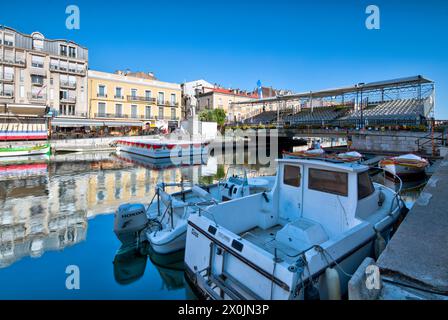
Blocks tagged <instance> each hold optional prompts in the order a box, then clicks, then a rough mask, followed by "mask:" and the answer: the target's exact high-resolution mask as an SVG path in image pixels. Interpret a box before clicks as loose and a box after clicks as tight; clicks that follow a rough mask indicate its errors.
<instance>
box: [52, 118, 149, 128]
mask: <svg viewBox="0 0 448 320" xmlns="http://www.w3.org/2000/svg"><path fill="white" fill-rule="evenodd" d="M51 125H52V126H53V127H142V126H143V125H144V123H143V122H141V121H120V120H117V121H114V120H97V119H85V118H54V119H53V120H52V121H51Z"/></svg>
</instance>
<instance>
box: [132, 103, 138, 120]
mask: <svg viewBox="0 0 448 320" xmlns="http://www.w3.org/2000/svg"><path fill="white" fill-rule="evenodd" d="M131 117H132V118H137V106H136V105H131Z"/></svg>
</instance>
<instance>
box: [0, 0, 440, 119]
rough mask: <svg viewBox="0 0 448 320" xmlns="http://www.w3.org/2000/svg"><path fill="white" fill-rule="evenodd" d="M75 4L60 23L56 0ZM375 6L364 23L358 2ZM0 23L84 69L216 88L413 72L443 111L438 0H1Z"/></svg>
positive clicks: (316, 85)
mask: <svg viewBox="0 0 448 320" xmlns="http://www.w3.org/2000/svg"><path fill="white" fill-rule="evenodd" d="M68 4H76V5H78V6H79V8H80V11H81V28H80V30H68V29H66V28H65V19H66V17H67V15H66V14H65V8H66V6H67V5H68ZM369 4H375V5H377V6H378V7H379V8H380V10H381V29H380V30H367V29H366V27H365V24H364V22H365V19H366V17H367V15H366V14H365V9H366V7H367V6H368V5H369ZM0 24H4V25H7V26H10V27H13V28H15V29H17V30H19V31H22V32H25V33H31V32H33V31H36V30H38V31H40V32H42V33H43V34H44V35H45V36H46V37H48V38H66V39H70V40H73V41H75V42H78V43H80V44H82V45H84V46H86V47H88V48H89V55H90V62H89V64H90V68H91V69H96V70H102V71H115V70H117V69H127V68H129V69H131V70H143V71H153V72H155V73H156V76H157V77H158V78H159V79H161V80H165V81H174V82H183V81H185V80H195V79H199V78H203V79H206V80H208V81H210V82H217V83H220V84H222V85H224V86H226V87H230V86H232V87H237V88H241V89H253V88H254V87H255V86H256V82H257V80H258V79H260V80H261V81H262V83H263V85H266V86H273V87H276V88H288V89H291V90H294V91H298V92H302V91H309V90H318V89H325V88H331V87H337V86H343V85H352V84H354V83H358V82H369V81H377V80H385V79H392V78H398V77H406V76H411V75H417V74H421V75H424V76H426V77H428V78H431V79H433V80H434V81H436V84H437V100H436V102H437V109H436V117H437V118H439V119H448V106H447V104H446V101H447V99H448V91H447V90H448V59H447V55H448V54H447V53H448V36H447V33H446V30H447V24H448V2H447V1H443V0H439V1H436V0H426V1H393V0H389V1H380V0H371V1H364V0H353V1H350V0H341V1H330V0H327V1H324V0H323V1H318V0H314V1H283V0H276V1H264V0H259V1H243V0H240V1H233V0H228V1H220V2H214V1H200V0H197V1H175V0H172V1H132V0H128V1H95V0H90V1H58V0H53V1H50V0H40V1H38V2H35V1H29V2H28V1H25V0H22V1H6V2H2V4H1V10H0Z"/></svg>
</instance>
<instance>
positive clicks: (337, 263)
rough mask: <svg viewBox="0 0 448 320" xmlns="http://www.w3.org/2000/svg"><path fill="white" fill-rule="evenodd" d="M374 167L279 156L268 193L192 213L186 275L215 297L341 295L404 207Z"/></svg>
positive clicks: (194, 283)
mask: <svg viewBox="0 0 448 320" xmlns="http://www.w3.org/2000/svg"><path fill="white" fill-rule="evenodd" d="M368 169H369V168H368V167H367V166H364V165H360V164H358V163H346V162H342V161H339V162H337V161H335V160H332V161H329V160H327V161H325V160H316V159H281V160H278V167H277V176H276V181H275V185H274V187H273V188H272V190H271V191H270V192H263V193H259V194H255V195H250V196H246V197H243V198H240V199H235V200H233V201H230V202H223V203H220V204H217V205H215V206H213V207H210V208H207V209H206V210H204V211H201V213H200V214H196V215H190V217H189V219H188V230H187V242H186V248H185V265H186V275H187V279H189V281H190V282H191V283H192V284H193V285H194V286H195V287H196V288H197V289H198V291H199V292H200V293H201V294H202V295H203V296H205V297H206V298H211V299H281V300H282V299H310V298H320V299H338V298H340V297H341V295H343V294H344V293H345V292H346V291H347V283H348V280H349V278H350V275H351V274H352V273H353V272H354V271H355V270H356V269H357V267H358V266H359V265H360V264H361V262H362V261H363V259H364V258H366V257H367V256H373V255H374V253H375V252H376V254H377V255H378V254H379V253H380V252H381V248H383V247H384V245H385V241H386V240H387V239H388V238H389V236H390V233H391V230H392V226H393V225H394V224H395V223H396V222H397V219H398V217H399V215H400V213H401V212H403V214H404V211H405V209H404V208H405V206H404V203H403V201H402V200H401V198H400V196H399V193H398V192H395V191H394V190H392V189H390V188H387V187H385V186H383V185H380V184H376V183H373V182H372V181H371V178H370V176H369V174H368ZM385 239H386V240H385ZM375 248H376V250H375Z"/></svg>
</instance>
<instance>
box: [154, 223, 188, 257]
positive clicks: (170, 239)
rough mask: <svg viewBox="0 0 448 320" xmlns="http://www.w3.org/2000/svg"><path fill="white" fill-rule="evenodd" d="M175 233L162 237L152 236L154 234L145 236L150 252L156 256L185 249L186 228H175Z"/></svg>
mask: <svg viewBox="0 0 448 320" xmlns="http://www.w3.org/2000/svg"><path fill="white" fill-rule="evenodd" d="M176 231H177V232H176V233H175V234H174V233H173V234H172V235H170V234H167V235H165V236H163V237H157V236H154V233H151V234H149V235H147V239H148V241H149V243H150V245H151V248H152V250H154V252H156V253H158V254H170V253H174V252H176V251H180V250H184V249H185V242H186V239H187V227H186V226H185V228H177V230H176Z"/></svg>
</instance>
